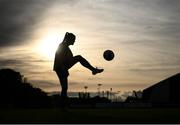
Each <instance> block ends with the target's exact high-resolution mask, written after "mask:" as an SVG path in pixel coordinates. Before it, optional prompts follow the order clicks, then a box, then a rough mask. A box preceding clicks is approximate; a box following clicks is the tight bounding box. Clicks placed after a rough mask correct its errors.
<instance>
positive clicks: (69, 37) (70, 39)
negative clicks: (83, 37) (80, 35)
mask: <svg viewBox="0 0 180 125" xmlns="http://www.w3.org/2000/svg"><path fill="white" fill-rule="evenodd" d="M75 40H76V36H75V35H74V34H73V33H69V32H66V34H65V36H64V40H63V42H65V43H67V44H68V45H73V44H74V42H75Z"/></svg>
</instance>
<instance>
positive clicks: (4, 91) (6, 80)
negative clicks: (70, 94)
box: [0, 69, 51, 108]
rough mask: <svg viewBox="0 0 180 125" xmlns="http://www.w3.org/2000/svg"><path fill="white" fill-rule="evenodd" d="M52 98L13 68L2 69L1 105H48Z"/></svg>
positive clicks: (0, 81) (0, 73)
mask: <svg viewBox="0 0 180 125" xmlns="http://www.w3.org/2000/svg"><path fill="white" fill-rule="evenodd" d="M50 103H51V101H50V98H49V97H48V96H47V94H46V93H45V92H43V91H42V90H41V89H39V88H35V87H33V86H32V85H31V84H30V83H25V82H23V78H22V75H21V74H20V73H19V72H16V71H14V70H12V69H0V106H1V107H2V108H3V107H48V106H50Z"/></svg>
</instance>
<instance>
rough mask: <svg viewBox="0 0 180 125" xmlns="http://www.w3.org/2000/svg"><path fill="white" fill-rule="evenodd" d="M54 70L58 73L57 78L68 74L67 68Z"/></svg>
mask: <svg viewBox="0 0 180 125" xmlns="http://www.w3.org/2000/svg"><path fill="white" fill-rule="evenodd" d="M55 72H56V74H57V75H58V77H59V78H61V77H68V76H69V71H68V70H58V71H55Z"/></svg>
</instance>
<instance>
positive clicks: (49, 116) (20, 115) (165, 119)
mask: <svg viewBox="0 0 180 125" xmlns="http://www.w3.org/2000/svg"><path fill="white" fill-rule="evenodd" d="M0 123H104V124H105V123H180V108H147V109H145V108H142V109H135V108H130V109H128V108H126V109H120V108H119V109H68V110H67V111H63V110H61V109H0Z"/></svg>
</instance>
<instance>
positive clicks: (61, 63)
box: [53, 32, 104, 100]
mask: <svg viewBox="0 0 180 125" xmlns="http://www.w3.org/2000/svg"><path fill="white" fill-rule="evenodd" d="M75 39H76V36H75V35H74V34H72V33H68V32H66V34H65V36H64V40H63V41H62V43H60V44H59V47H58V49H57V51H56V54H55V59H54V69H53V70H54V71H55V72H56V74H57V76H58V78H59V81H60V84H61V88H62V91H61V98H62V99H63V100H65V99H66V98H67V90H68V76H69V72H68V70H69V69H70V68H71V67H72V66H73V65H74V64H76V63H78V62H80V63H81V65H83V66H84V67H86V68H88V69H89V70H91V71H92V74H93V75H96V74H97V73H101V72H103V70H104V69H98V68H94V67H93V66H92V65H91V64H90V63H89V62H88V61H87V60H86V59H84V58H83V57H82V56H81V55H77V56H73V54H72V52H71V50H70V48H69V46H70V45H73V44H74V42H75Z"/></svg>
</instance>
